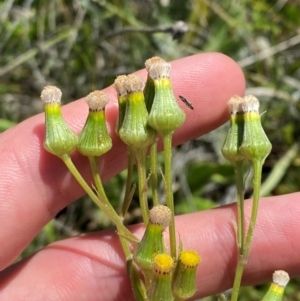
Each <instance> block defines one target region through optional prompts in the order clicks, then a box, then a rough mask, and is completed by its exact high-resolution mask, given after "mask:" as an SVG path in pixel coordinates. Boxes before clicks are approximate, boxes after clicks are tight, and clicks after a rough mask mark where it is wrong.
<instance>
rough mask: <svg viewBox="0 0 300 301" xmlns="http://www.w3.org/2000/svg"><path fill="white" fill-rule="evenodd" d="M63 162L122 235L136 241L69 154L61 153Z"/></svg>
mask: <svg viewBox="0 0 300 301" xmlns="http://www.w3.org/2000/svg"><path fill="white" fill-rule="evenodd" d="M60 158H61V159H62V160H63V162H64V163H65V164H66V166H67V167H68V169H69V171H70V172H71V174H72V175H73V176H74V178H75V179H76V180H77V182H78V183H79V184H80V186H81V187H82V188H83V189H84V190H85V192H86V193H87V194H88V195H89V197H90V198H91V199H92V200H93V202H94V203H95V204H96V205H97V206H98V207H99V208H100V209H101V210H102V211H103V212H104V213H105V214H106V215H107V216H108V218H110V220H111V221H112V222H113V223H114V224H115V225H116V227H117V229H118V232H119V234H120V235H122V236H123V237H125V238H127V239H128V240H129V241H131V242H135V243H138V242H139V240H138V239H137V238H136V237H135V236H134V235H133V234H132V233H131V232H130V231H129V230H128V229H127V228H126V227H125V226H124V225H123V223H122V220H121V219H120V217H119V216H118V214H117V213H116V211H115V210H114V208H113V207H112V206H111V204H110V203H109V202H108V203H106V202H103V200H102V199H101V200H100V198H99V197H98V196H97V195H96V194H95V193H94V192H93V190H92V189H91V188H90V186H89V185H88V184H87V183H86V181H85V180H84V178H83V177H82V176H81V174H80V173H79V171H78V170H77V168H76V166H75V165H74V163H73V162H72V159H71V157H70V156H69V155H63V156H61V157H60Z"/></svg>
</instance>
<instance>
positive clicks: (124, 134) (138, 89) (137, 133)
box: [119, 74, 156, 149]
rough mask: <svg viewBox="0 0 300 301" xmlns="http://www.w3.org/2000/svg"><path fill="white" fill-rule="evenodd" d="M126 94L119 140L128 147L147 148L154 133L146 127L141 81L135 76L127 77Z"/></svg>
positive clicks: (145, 111) (146, 115)
mask: <svg viewBox="0 0 300 301" xmlns="http://www.w3.org/2000/svg"><path fill="white" fill-rule="evenodd" d="M124 87H125V88H126V90H127V92H128V101H127V106H126V112H125V116H124V120H123V123H122V126H121V128H120V130H119V136H120V138H121V140H122V141H123V142H124V143H125V144H127V145H128V146H130V147H134V148H139V149H140V148H147V147H148V146H149V145H151V144H152V143H153V142H154V140H155V137H156V134H155V132H154V131H153V129H151V128H150V127H149V126H148V122H147V120H148V112H147V109H146V105H145V101H144V95H143V92H142V91H143V88H144V83H143V81H142V79H141V78H140V77H139V76H137V75H136V74H131V75H128V76H127V78H126V80H125V81H124Z"/></svg>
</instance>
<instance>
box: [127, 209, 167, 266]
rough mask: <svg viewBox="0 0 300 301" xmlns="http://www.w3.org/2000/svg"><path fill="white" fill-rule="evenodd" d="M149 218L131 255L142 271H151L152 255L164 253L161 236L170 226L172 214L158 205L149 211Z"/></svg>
mask: <svg viewBox="0 0 300 301" xmlns="http://www.w3.org/2000/svg"><path fill="white" fill-rule="evenodd" d="M149 216H150V220H149V223H148V225H147V228H146V230H145V233H144V236H143V238H142V240H141V242H140V244H139V245H138V247H137V249H136V250H135V252H134V255H133V257H134V260H135V262H136V263H137V264H138V265H139V266H140V268H141V269H142V270H151V269H152V268H153V256H154V254H157V253H164V252H165V246H164V241H163V236H162V235H163V231H164V229H165V228H166V227H168V226H169V224H170V221H171V216H172V212H171V210H170V209H169V208H168V207H167V206H163V205H158V206H155V207H153V208H152V209H151V210H150V212H149Z"/></svg>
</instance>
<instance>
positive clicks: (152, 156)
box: [150, 141, 159, 206]
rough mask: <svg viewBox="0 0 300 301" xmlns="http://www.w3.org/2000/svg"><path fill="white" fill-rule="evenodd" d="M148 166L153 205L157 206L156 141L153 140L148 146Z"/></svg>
mask: <svg viewBox="0 0 300 301" xmlns="http://www.w3.org/2000/svg"><path fill="white" fill-rule="evenodd" d="M150 168H151V188H152V199H153V206H157V205H159V200H158V191H157V187H158V185H157V182H158V181H157V141H155V142H154V143H153V144H152V145H151V147H150Z"/></svg>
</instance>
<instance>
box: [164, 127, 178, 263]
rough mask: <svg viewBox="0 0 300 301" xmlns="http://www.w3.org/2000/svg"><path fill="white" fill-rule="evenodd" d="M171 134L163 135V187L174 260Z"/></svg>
mask: <svg viewBox="0 0 300 301" xmlns="http://www.w3.org/2000/svg"><path fill="white" fill-rule="evenodd" d="M172 134H173V133H172V132H171V133H166V134H164V135H163V144H164V156H165V158H164V159H165V186H166V201H167V206H168V207H169V208H170V210H171V211H172V219H171V222H170V225H169V236H170V251H171V256H172V257H173V258H176V235H175V220H174V215H175V212H174V200H173V190H172Z"/></svg>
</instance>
